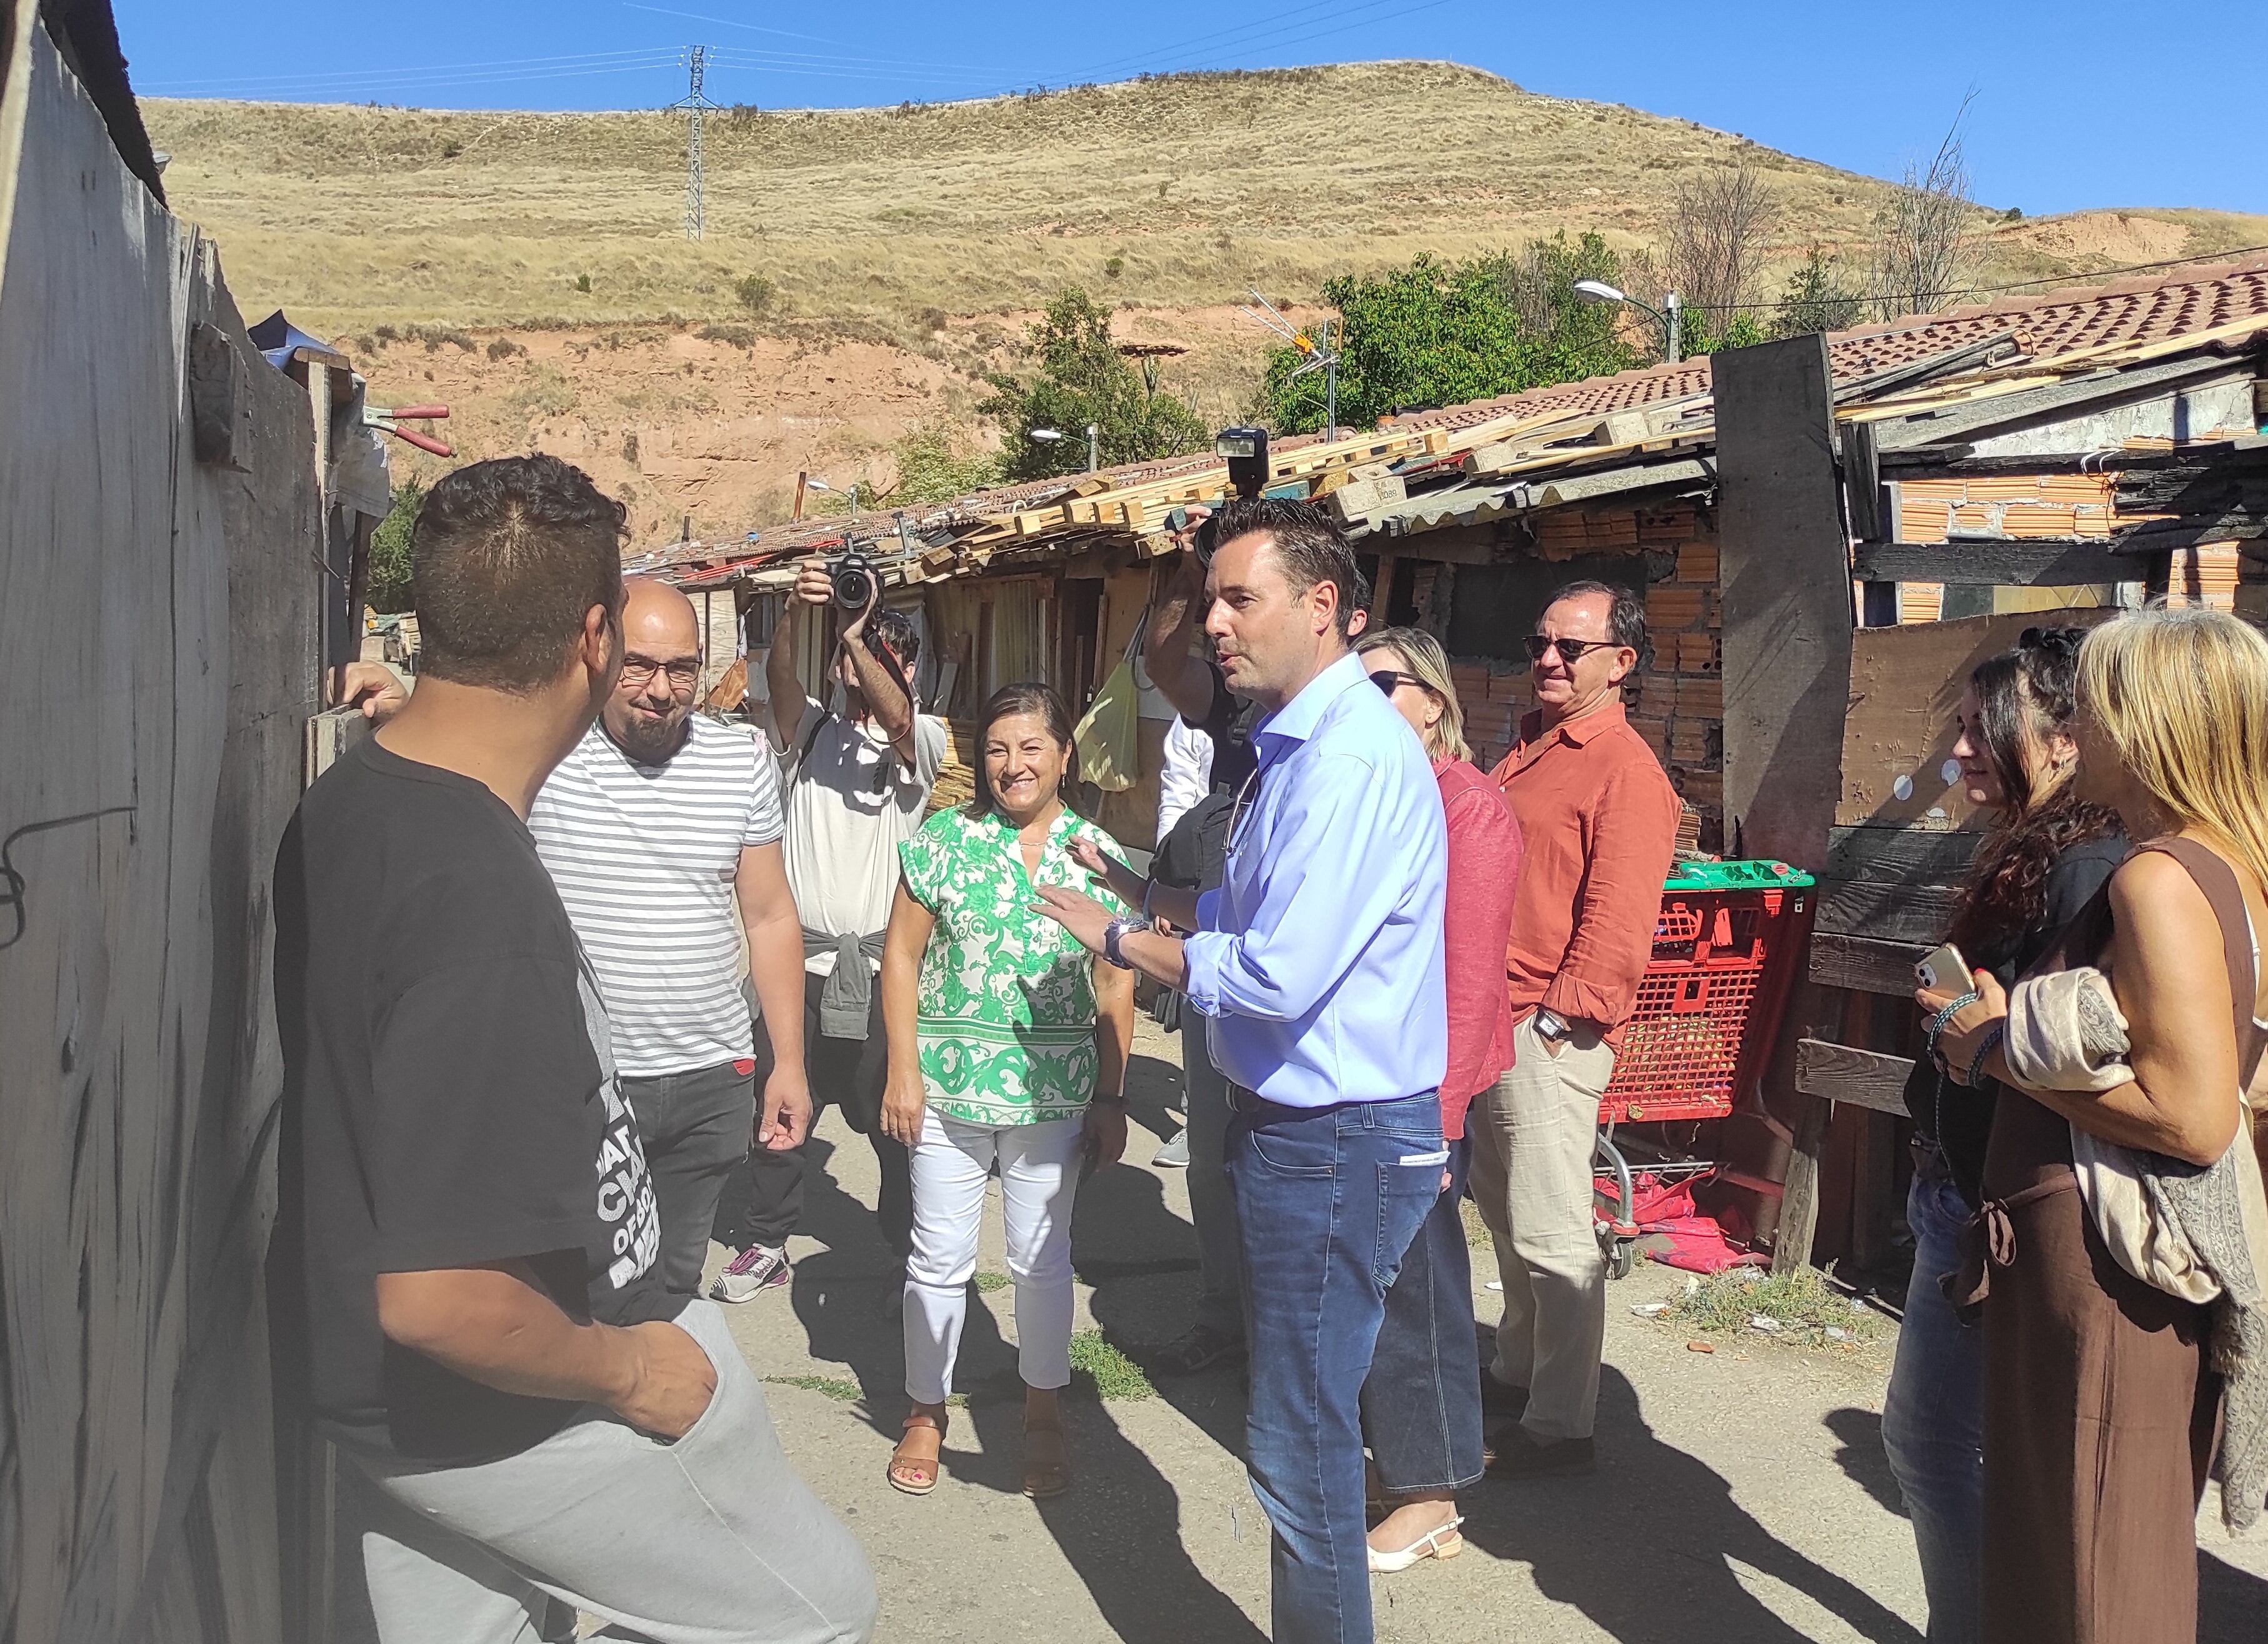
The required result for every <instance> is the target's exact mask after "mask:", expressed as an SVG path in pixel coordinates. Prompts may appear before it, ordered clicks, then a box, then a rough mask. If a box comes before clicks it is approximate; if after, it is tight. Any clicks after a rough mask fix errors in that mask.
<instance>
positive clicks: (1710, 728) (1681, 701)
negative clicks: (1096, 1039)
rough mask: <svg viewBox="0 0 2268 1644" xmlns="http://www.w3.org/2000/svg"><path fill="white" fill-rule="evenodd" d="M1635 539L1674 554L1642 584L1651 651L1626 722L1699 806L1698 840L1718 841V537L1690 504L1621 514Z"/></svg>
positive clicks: (1721, 785)
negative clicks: (1658, 576)
mask: <svg viewBox="0 0 2268 1644" xmlns="http://www.w3.org/2000/svg"><path fill="white" fill-rule="evenodd" d="M1625 517H1628V518H1631V520H1632V523H1633V524H1634V525H1635V526H1636V528H1637V532H1638V540H1639V542H1640V544H1641V545H1642V546H1643V547H1646V548H1648V549H1651V550H1654V551H1656V552H1661V553H1668V554H1674V555H1675V564H1674V567H1673V569H1671V571H1670V574H1669V576H1668V577H1666V578H1663V579H1662V580H1661V581H1658V582H1655V583H1653V584H1652V585H1651V586H1649V587H1648V588H1647V589H1646V632H1647V635H1648V637H1649V638H1650V639H1651V640H1652V642H1653V656H1652V657H1650V658H1649V659H1648V660H1647V661H1646V663H1645V664H1641V666H1640V669H1639V671H1638V674H1637V675H1636V676H1635V679H1636V686H1637V688H1636V692H1635V694H1634V695H1632V696H1631V707H1630V716H1631V725H1632V726H1633V727H1634V728H1635V729H1636V730H1637V731H1638V734H1639V735H1640V736H1642V737H1644V738H1646V745H1648V746H1649V747H1651V748H1652V749H1653V752H1654V754H1655V757H1657V758H1658V759H1660V760H1661V763H1662V766H1663V767H1664V768H1665V769H1667V770H1668V773H1669V779H1670V781H1671V782H1672V783H1673V784H1675V787H1676V789H1677V791H1678V792H1679V793H1680V794H1682V795H1683V796H1684V798H1685V801H1686V803H1687V804H1690V805H1692V806H1693V807H1694V808H1695V809H1697V811H1700V813H1701V846H1702V848H1703V849H1705V850H1721V849H1723V848H1724V833H1725V819H1724V818H1725V688H1724V677H1723V673H1722V666H1723V651H1722V646H1721V643H1720V641H1719V635H1718V629H1719V624H1720V622H1721V620H1722V617H1721V613H1720V610H1719V591H1718V583H1717V575H1718V570H1717V539H1716V532H1715V530H1714V528H1713V526H1712V525H1711V523H1710V522H1708V521H1706V520H1705V519H1703V518H1701V517H1699V516H1698V515H1697V513H1696V511H1695V510H1693V509H1692V508H1690V507H1675V508H1670V509H1665V510H1658V511H1654V512H1648V513H1641V514H1637V515H1631V516H1625Z"/></svg>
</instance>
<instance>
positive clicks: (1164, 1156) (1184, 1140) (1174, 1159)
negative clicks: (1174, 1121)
mask: <svg viewBox="0 0 2268 1644" xmlns="http://www.w3.org/2000/svg"><path fill="white" fill-rule="evenodd" d="M1150 1163H1152V1164H1155V1165H1158V1166H1160V1167H1161V1168H1162V1169H1165V1170H1169V1171H1185V1170H1187V1169H1189V1132H1188V1130H1186V1129H1182V1130H1177V1131H1175V1133H1174V1139H1173V1140H1172V1141H1169V1142H1167V1143H1166V1145H1165V1146H1164V1147H1162V1148H1160V1149H1158V1150H1157V1151H1156V1152H1155V1153H1153V1154H1152V1155H1151V1156H1150Z"/></svg>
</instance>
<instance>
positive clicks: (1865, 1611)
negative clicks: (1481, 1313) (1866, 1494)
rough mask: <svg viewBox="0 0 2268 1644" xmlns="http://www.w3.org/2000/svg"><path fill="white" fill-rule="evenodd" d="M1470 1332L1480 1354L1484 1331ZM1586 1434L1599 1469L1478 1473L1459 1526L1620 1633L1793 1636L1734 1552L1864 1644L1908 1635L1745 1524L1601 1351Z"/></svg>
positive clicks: (1648, 1643) (1795, 1643)
mask: <svg viewBox="0 0 2268 1644" xmlns="http://www.w3.org/2000/svg"><path fill="white" fill-rule="evenodd" d="M1482 1333H1483V1338H1484V1339H1483V1354H1484V1362H1485V1361H1486V1358H1487V1356H1488V1355H1490V1354H1492V1352H1493V1348H1494V1343H1493V1341H1492V1340H1491V1339H1488V1338H1489V1337H1490V1336H1491V1334H1492V1332H1487V1331H1486V1330H1484V1332H1482ZM1597 1433H1598V1444H1599V1456H1600V1469H1599V1471H1598V1472H1596V1473H1594V1474H1593V1475H1591V1476H1590V1477H1588V1478H1584V1479H1538V1480H1533V1481H1523V1482H1520V1483H1510V1482H1505V1481H1499V1480H1493V1479H1484V1481H1483V1482H1482V1483H1481V1484H1480V1485H1479V1486H1476V1488H1475V1489H1473V1490H1471V1491H1469V1492H1468V1493H1467V1494H1466V1495H1465V1497H1464V1498H1463V1501H1462V1505H1463V1509H1464V1513H1465V1524H1464V1533H1465V1538H1466V1539H1467V1540H1469V1542H1471V1543H1472V1544H1473V1545H1475V1546H1476V1547H1480V1548H1483V1549H1484V1550H1486V1551H1487V1552H1491V1553H1494V1554H1495V1555H1496V1556H1497V1557H1499V1558H1501V1559H1508V1560H1518V1561H1520V1562H1521V1563H1525V1564H1527V1565H1528V1566H1529V1567H1531V1568H1532V1569H1533V1570H1534V1571H1535V1585H1536V1587H1537V1589H1538V1590H1540V1591H1541V1592H1543V1595H1544V1596H1546V1597H1549V1598H1552V1599H1555V1600H1557V1601H1558V1602H1559V1603H1561V1604H1567V1605H1570V1606H1572V1608H1574V1609H1576V1610H1579V1611H1581V1612H1582V1613H1583V1614H1584V1615H1585V1616H1586V1617H1587V1618H1589V1620H1590V1621H1591V1622H1592V1624H1593V1625H1594V1626H1597V1627H1599V1628H1600V1629H1601V1630H1602V1631H1603V1632H1605V1633H1609V1634H1611V1635H1612V1636H1613V1637H1615V1638H1616V1639H1617V1640H1620V1641H1621V1644H1673V1641H1674V1644H1800V1641H1801V1640H1804V1639H1805V1637H1806V1634H1804V1633H1801V1632H1800V1631H1798V1630H1797V1629H1796V1628H1795V1627H1793V1626H1791V1625H1789V1624H1788V1623H1787V1622H1786V1621H1783V1620H1781V1619H1780V1618H1779V1617H1778V1616H1777V1615H1775V1614H1773V1613H1772V1611H1771V1610H1770V1609H1769V1608H1767V1607H1766V1606H1765V1605H1764V1604H1763V1603H1762V1602H1761V1601H1760V1600H1759V1599H1758V1598H1756V1596H1755V1595H1753V1594H1752V1593H1750V1592H1749V1589H1748V1588H1747V1587H1746V1586H1744V1585H1743V1584H1742V1580H1741V1577H1740V1575H1739V1574H1738V1573H1736V1571H1735V1569H1734V1566H1735V1565H1740V1566H1744V1567H1747V1568H1748V1569H1749V1570H1752V1571H1756V1572H1760V1573H1762V1574H1765V1575H1768V1576H1770V1577H1771V1578H1772V1579H1773V1580H1775V1581H1778V1582H1783V1583H1785V1584H1786V1585H1787V1586H1788V1587H1791V1588H1793V1589H1795V1590H1796V1591H1798V1592H1800V1593H1802V1594H1804V1595H1805V1596H1808V1597H1809V1598H1810V1599H1811V1600H1813V1602H1815V1603H1816V1604H1819V1605H1820V1606H1821V1607H1822V1608H1823V1609H1825V1610H1827V1611H1830V1613H1832V1614H1834V1615H1835V1616H1837V1617H1838V1618H1841V1619H1842V1621H1843V1622H1844V1623H1845V1625H1847V1626H1850V1627H1851V1628H1852V1631H1854V1632H1855V1633H1858V1634H1859V1637H1861V1638H1864V1639H1867V1640H1872V1641H1873V1644H1920V1640H1921V1634H1919V1633H1917V1632H1915V1631H1914V1629H1913V1628H1912V1627H1911V1626H1908V1625H1907V1623H1906V1622H1905V1621H1904V1619H1903V1618H1901V1617H1899V1616H1898V1615H1896V1613H1894V1612H1893V1611H1890V1610H1889V1609H1887V1608H1885V1607H1884V1606H1883V1605H1882V1604H1881V1603H1880V1602H1878V1601H1877V1600H1876V1599H1874V1597H1872V1596H1869V1595H1868V1594H1867V1593H1866V1592H1864V1591H1863V1590H1861V1589H1859V1588H1858V1587H1857V1586H1855V1585H1853V1584H1852V1582H1848V1581H1846V1580H1845V1579H1844V1578H1843V1577H1842V1576H1840V1575H1837V1574H1835V1573H1834V1572H1833V1571H1832V1570H1830V1569H1827V1568H1825V1567H1823V1566H1822V1565H1820V1564H1818V1563H1816V1562H1815V1561H1814V1560H1810V1559H1808V1558H1806V1557H1805V1556H1804V1555H1803V1554H1801V1553H1800V1552H1795V1551H1794V1550H1793V1548H1791V1547H1789V1546H1787V1545H1786V1544H1785V1543H1784V1542H1782V1541H1780V1540H1779V1539H1778V1538H1777V1537H1775V1536H1773V1535H1772V1534H1771V1531H1769V1530H1766V1529H1765V1528H1764V1526H1763V1525H1762V1524H1760V1523H1757V1522H1756V1519H1755V1518H1754V1517H1753V1516H1750V1515H1749V1512H1748V1511H1747V1510H1746V1509H1745V1508H1742V1507H1741V1506H1740V1505H1739V1504H1738V1503H1737V1502H1735V1501H1734V1500H1733V1491H1732V1486H1731V1485H1730V1484H1729V1483H1727V1481H1726V1479H1725V1478H1724V1477H1723V1475H1721V1474H1720V1473H1719V1472H1717V1471H1716V1470H1715V1469H1713V1468H1712V1467H1711V1466H1709V1465H1708V1464H1706V1463H1705V1462H1703V1461H1701V1460H1699V1459H1697V1457H1692V1456H1690V1455H1688V1454H1687V1453H1686V1452H1685V1451H1683V1450H1678V1449H1677V1448H1675V1446H1673V1445H1669V1444H1666V1443H1664V1442H1661V1440H1660V1439H1658V1438H1656V1437H1655V1436H1654V1434H1653V1427H1650V1426H1649V1425H1648V1424H1647V1422H1646V1416H1645V1412H1644V1411H1643V1409H1642V1408H1641V1406H1640V1405H1639V1402H1638V1391H1637V1390H1636V1389H1635V1388H1633V1387H1632V1386H1631V1383H1630V1381H1629V1378H1628V1377H1626V1376H1624V1375H1623V1373H1622V1372H1621V1371H1620V1370H1618V1369H1616V1368H1615V1367H1614V1366H1613V1365H1611V1364H1609V1365H1607V1366H1606V1367H1605V1368H1604V1369H1602V1372H1601V1374H1600V1377H1599V1416H1598V1429H1597Z"/></svg>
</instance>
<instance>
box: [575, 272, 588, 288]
mask: <svg viewBox="0 0 2268 1644" xmlns="http://www.w3.org/2000/svg"><path fill="white" fill-rule="evenodd" d="M575 289H576V290H578V291H588V290H590V289H591V276H590V275H587V274H578V275H576V276H575Z"/></svg>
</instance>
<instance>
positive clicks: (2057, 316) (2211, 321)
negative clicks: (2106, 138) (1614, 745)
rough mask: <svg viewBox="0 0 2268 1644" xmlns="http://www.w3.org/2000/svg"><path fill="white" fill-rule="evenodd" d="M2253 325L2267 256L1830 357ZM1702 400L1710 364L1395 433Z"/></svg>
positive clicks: (1502, 400) (1933, 325)
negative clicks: (1989, 341)
mask: <svg viewBox="0 0 2268 1644" xmlns="http://www.w3.org/2000/svg"><path fill="white" fill-rule="evenodd" d="M2254 315H2268V256H2256V257H2251V258H2248V259H2245V260H2243V261H2236V262H2229V263H2223V264H2219V265H2214V266H2208V267H2204V268H2183V269H2177V270H2172V271H2169V272H2167V273H2163V274H2152V275H2140V276H2137V277H2135V278H2132V279H2129V280H2126V281H2124V282H2121V283H2116V284H2110V285H2101V286H2092V287H2080V288H2066V289H2065V290H2056V291H2049V292H2044V293H2039V294H2035V295H2032V296H2027V297H2007V298H2003V299H2001V300H2000V301H1998V302H1992V303H1981V304H1977V305H1973V306H1970V307H1963V308H1955V309H1952V310H1950V311H1948V312H1945V313H1942V314H1910V315H1907V316H1906V317H1905V318H1904V319H1891V320H1885V321H1881V322H1880V323H1878V324H1874V325H1868V326H1859V327H1852V329H1851V330H1848V331H1837V332H1835V333H1832V334H1830V336H1829V337H1828V340H1827V353H1828V360H1829V363H1830V368H1831V369H1832V370H1833V371H1834V373H1835V378H1836V380H1837V381H1838V382H1848V381H1852V380H1853V379H1855V378H1861V377H1868V376H1872V375H1873V374H1874V373H1875V372H1877V371H1889V370H1890V369H1892V368H1893V367H1896V366H1899V365H1908V364H1911V363H1914V362H1915V361H1918V360H1926V359H1928V358H1930V357H1931V356H1934V355H1938V354H1943V353H1945V352H1947V351H1948V350H1949V349H1957V348H1960V347H1962V345H1964V344H1966V343H1970V342H1981V341H1985V339H1986V338H1988V337H1991V336H1993V335H1995V334H1998V333H1999V332H2002V331H2008V330H2014V331H2015V332H2016V333H2017V334H2018V337H2019V340H2020V341H2021V342H2022V343H2023V345H2024V347H2025V349H2026V351H2027V355H2028V357H2029V358H2031V359H2034V360H2049V359H2052V358H2054V357H2055V356H2058V355H2061V354H2071V353H2075V352H2077V351H2078V350H2079V349H2089V348H2095V347H2098V346H2101V345H2103V344H2108V343H2149V342H2166V341H2174V340H2176V339H2177V338H2180V337H2184V336H2188V335H2191V334H2194V333H2197V332H2201V331H2210V330H2212V329H2213V328H2214V327H2218V326H2224V325H2228V324H2229V323H2231V322H2232V321H2235V320H2239V319H2246V318H2248V317H2250V316H2254ZM1708 390H1709V363H1708V361H1706V360H1689V361H1687V362H1685V363H1683V364H1678V365H1653V366H1648V367H1646V369H1644V370H1642V371H1621V372H1617V373H1616V375H1614V376H1612V377H1593V378H1587V379H1586V380H1584V381H1582V382H1578V383H1560V384H1557V385H1553V386H1551V387H1548V388H1531V389H1528V390H1527V391H1526V392H1524V393H1516V394H1505V395H1501V396H1499V398H1497V399H1494V400H1475V401H1474V402H1472V403H1471V404H1469V405H1462V406H1447V407H1443V408H1442V409H1440V410H1439V411H1420V412H1415V413H1412V414H1411V415H1408V416H1403V417H1397V418H1395V420H1394V423H1395V427H1397V428H1465V427H1469V426H1470V425H1471V424H1473V423H1475V422H1486V421H1487V420H1488V419H1490V418H1491V417H1498V416H1504V415H1508V414H1521V415H1543V414H1545V413H1565V414H1566V415H1580V414H1584V413H1596V414H1597V415H1602V416H1604V415H1608V414H1609V413H1610V412H1615V411H1622V410H1626V409H1628V408H1629V407H1632V406H1643V405H1653V404H1655V403H1657V402H1659V401H1661V400H1675V399H1681V398H1683V397H1684V396H1685V395H1688V394H1696V393H1707V392H1708Z"/></svg>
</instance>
